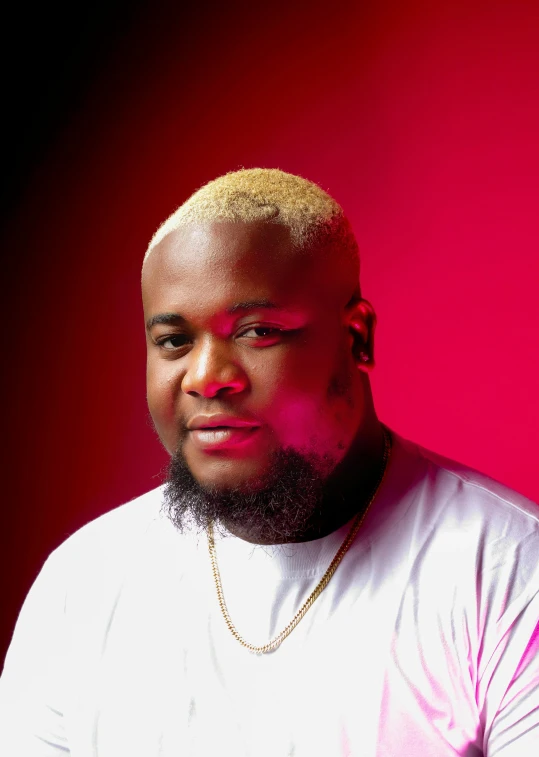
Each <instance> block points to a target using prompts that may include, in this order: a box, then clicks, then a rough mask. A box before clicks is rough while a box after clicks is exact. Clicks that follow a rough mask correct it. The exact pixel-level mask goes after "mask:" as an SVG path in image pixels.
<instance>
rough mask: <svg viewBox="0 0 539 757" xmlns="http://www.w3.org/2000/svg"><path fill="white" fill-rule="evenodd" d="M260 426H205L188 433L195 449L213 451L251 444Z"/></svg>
mask: <svg viewBox="0 0 539 757" xmlns="http://www.w3.org/2000/svg"><path fill="white" fill-rule="evenodd" d="M259 430H260V426H203V427H199V428H193V429H190V430H189V431H188V434H189V437H190V439H191V440H192V442H193V444H194V445H195V447H197V448H198V449H200V450H205V451H208V452H209V451H211V450H218V449H226V448H228V447H238V446H241V445H243V444H246V443H249V442H250V441H251V440H252V439H253V437H254V436H255V435H256V433H257V431H259Z"/></svg>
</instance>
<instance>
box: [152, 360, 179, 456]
mask: <svg viewBox="0 0 539 757" xmlns="http://www.w3.org/2000/svg"><path fill="white" fill-rule="evenodd" d="M174 386H175V377H174V375H172V374H171V373H170V372H166V371H162V370H161V371H158V370H156V369H155V366H153V365H151V364H148V367H147V371H146V387H147V388H146V396H147V400H148V409H149V411H150V415H151V416H152V420H153V423H154V426H155V428H156V430H157V433H158V434H159V437H160V438H161V441H162V442H163V444H164V445H165V447H166V448H167V450H168V451H169V452H171V451H172V450H173V448H174V446H175V444H176V412H175V399H174V397H175V394H174Z"/></svg>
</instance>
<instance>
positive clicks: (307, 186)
mask: <svg viewBox="0 0 539 757" xmlns="http://www.w3.org/2000/svg"><path fill="white" fill-rule="evenodd" d="M211 221H225V222H227V221H228V222H232V223H234V222H236V223H237V222H243V223H250V222H255V221H264V222H266V223H275V224H280V225H282V226H286V227H288V228H289V230H290V236H291V241H292V244H293V245H294V247H296V248H297V249H300V250H311V249H328V248H331V249H332V250H334V251H338V252H340V253H344V254H345V255H346V256H350V257H351V258H352V259H353V260H354V261H355V262H356V264H357V263H358V260H359V255H358V245H357V242H356V238H355V236H354V233H353V231H352V227H351V225H350V222H349V221H348V219H347V218H346V216H345V214H344V211H343V209H342V208H341V206H340V205H339V203H338V202H336V201H335V200H334V199H333V198H332V197H330V195H329V194H328V193H327V192H324V190H323V189H321V188H320V187H319V186H318V185H317V184H314V183H313V182H312V181H308V180H307V179H303V178H302V177H301V176H295V175H294V174H290V173H286V172H285V171H281V170H280V169H278V168H247V169H241V170H239V171H232V172H230V173H227V174H224V175H223V176H219V177H218V178H217V179H214V180H213V181H210V182H208V184H205V185H204V186H203V187H201V188H200V189H198V190H197V191H196V192H195V193H194V194H192V195H191V197H189V199H188V200H186V202H184V203H183V205H180V207H179V208H178V209H177V210H175V211H174V213H173V214H172V215H171V216H169V218H167V220H166V221H165V222H164V223H163V224H162V225H161V226H160V227H159V228H158V229H157V231H156V232H155V234H154V235H153V237H152V240H151V242H150V244H149V246H148V250H147V252H146V255H145V258H144V260H146V258H147V257H148V255H149V254H150V252H151V251H152V250H153V249H154V248H155V247H156V246H157V245H158V244H159V243H160V242H161V241H162V240H163V239H164V238H165V237H166V236H167V235H168V234H170V233H171V232H173V231H175V230H176V229H178V228H180V227H182V226H188V225H190V224H197V223H201V222H211Z"/></svg>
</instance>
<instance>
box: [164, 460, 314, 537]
mask: <svg viewBox="0 0 539 757" xmlns="http://www.w3.org/2000/svg"><path fill="white" fill-rule="evenodd" d="M321 463H322V464H321ZM325 464H326V466H327V461H325ZM324 467H325V466H324V464H323V461H320V460H318V459H314V458H308V457H304V456H302V455H300V454H299V453H298V452H296V451H295V450H290V449H281V450H279V451H277V452H276V453H275V454H274V456H273V459H272V461H271V464H270V468H269V470H268V472H267V473H266V474H265V475H264V477H263V478H261V479H259V480H258V481H255V482H253V483H252V485H251V486H250V487H247V486H244V487H241V488H239V487H238V488H230V489H226V490H221V489H218V488H216V487H204V486H202V485H201V484H199V482H198V481H197V480H196V479H195V477H194V476H193V474H192V473H191V471H190V470H189V467H188V465H187V463H186V461H185V458H184V457H183V454H182V452H181V449H180V450H179V451H178V452H176V453H175V454H174V455H173V456H172V459H171V461H170V465H169V468H168V478H167V482H166V486H165V490H164V498H165V499H164V507H165V511H166V513H167V515H168V517H169V518H170V520H171V521H172V522H173V523H174V525H175V526H176V528H178V529H179V530H180V531H184V530H185V529H186V528H187V527H188V526H189V527H192V526H194V527H195V528H196V529H197V530H198V531H204V530H207V529H208V527H209V526H210V525H212V524H213V525H215V526H216V527H217V528H219V527H224V528H225V529H227V530H228V531H231V532H232V533H235V534H238V535H242V534H245V535H246V537H245V538H246V539H247V540H248V541H252V542H254V543H258V544H290V543H293V542H299V541H306V540H307V539H315V538H317V536H318V535H319V533H320V530H321V528H322V514H323V509H324V508H323V501H324V495H325V478H324V477H323V476H322V474H321V473H320V472H319V471H320V470H321V469H322V470H323V468H324ZM221 531H222V528H221Z"/></svg>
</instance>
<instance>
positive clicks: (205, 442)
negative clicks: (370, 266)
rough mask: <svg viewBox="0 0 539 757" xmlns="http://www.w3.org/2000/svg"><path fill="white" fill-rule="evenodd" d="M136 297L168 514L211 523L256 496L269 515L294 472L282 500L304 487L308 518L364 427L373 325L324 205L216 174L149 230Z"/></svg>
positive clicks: (309, 196)
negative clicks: (180, 509)
mask: <svg viewBox="0 0 539 757" xmlns="http://www.w3.org/2000/svg"><path fill="white" fill-rule="evenodd" d="M142 288H143V301H144V312H145V320H146V325H147V341H148V404H149V408H150V413H151V415H152V418H153V422H154V424H155V428H156V430H157V432H158V434H159V436H160V438H161V441H162V442H163V444H164V446H165V448H166V449H167V450H168V451H169V452H170V454H171V455H173V465H172V468H171V473H172V474H173V475H174V476H175V477H176V483H177V484H178V485H179V487H180V489H181V490H183V491H184V492H186V493H185V496H184V505H185V508H184V509H189V508H190V509H191V510H192V511H193V512H194V514H195V516H196V515H197V512H196V510H197V507H198V512H199V514H200V512H201V510H200V507H201V505H200V502H201V501H202V500H204V501H205V503H206V511H207V518H206V519H207V520H209V519H211V518H216V517H217V518H219V519H221V520H224V521H226V519H227V518H226V516H227V515H230V514H231V513H232V511H233V508H234V503H237V502H239V500H240V499H241V498H243V500H244V503H243V505H242V507H243V510H242V513H243V515H241V514H238V516H237V517H238V518H241V517H244V518H245V517H247V515H248V514H249V512H248V511H249V502H251V503H254V499H253V498H255V499H256V498H258V505H256V507H258V510H260V509H261V508H262V509H264V510H265V518H266V520H267V519H268V518H269V519H270V520H271V517H272V516H271V511H273V512H274V516H273V518H274V520H275V521H276V520H277V519H278V518H277V515H275V512H276V510H278V509H279V505H278V503H277V501H276V500H275V498H273V499H272V497H273V494H272V492H273V493H274V492H275V491H276V488H277V489H281V490H282V488H283V481H284V480H285V479H286V480H288V479H290V482H289V484H287V485H286V487H285V488H287V491H288V494H287V495H284V494H283V493H282V492H281V495H279V497H278V499H279V500H282V499H283V497H284V498H285V499H286V497H287V496H288V499H290V494H291V491H292V490H293V489H294V484H292V483H291V480H292V479H293V478H294V476H293V473H294V471H297V472H298V481H297V482H296V484H297V485H296V491H295V493H294V497H296V498H298V497H300V491H299V489H301V490H302V491H306V490H307V489H309V485H308V482H311V484H312V485H311V488H313V487H314V489H316V491H317V492H318V493H317V494H309V502H311V504H310V505H306V511H307V510H309V507H311V508H315V509H316V507H318V506H319V504H320V501H319V500H320V491H321V489H322V488H323V484H324V482H325V481H326V480H327V479H328V477H331V475H332V474H333V472H334V471H335V469H336V468H337V467H338V465H339V464H340V463H341V461H342V460H343V458H344V457H345V456H346V455H347V453H348V452H349V450H350V449H351V447H352V445H353V444H354V442H355V440H357V438H358V436H361V435H362V434H363V436H365V435H368V433H369V431H370V430H372V427H373V424H374V422H375V416H374V410H373V407H372V398H371V394H370V388H369V382H368V378H367V375H366V374H367V372H368V370H369V369H370V367H371V366H372V349H373V331H374V325H375V317H374V313H373V311H372V308H371V306H370V305H369V304H368V303H367V302H366V301H364V300H362V299H361V297H360V293H359V261H358V254H357V244H356V241H355V238H354V236H353V233H352V231H351V228H350V224H349V222H348V221H347V219H346V217H345V216H344V213H343V211H342V209H341V208H340V206H339V205H338V204H337V203H336V202H335V201H334V200H333V199H332V198H330V197H329V195H327V194H326V193H325V192H323V191H322V190H321V189H320V188H319V187H317V186H316V185H314V184H312V183H311V182H308V181H306V180H304V179H301V178H299V177H297V176H292V175H290V174H286V173H284V172H282V171H278V170H274V169H271V170H269V169H252V170H245V171H238V172H236V173H232V174H227V175H225V176H223V177H220V178H219V179H216V180H215V181H214V182H211V183H210V184H207V185H206V186H204V187H202V189H200V190H199V191H198V192H196V193H195V194H194V195H193V196H192V197H191V198H190V199H189V200H188V201H187V202H186V203H185V204H184V205H182V206H181V207H180V208H179V209H178V210H177V211H176V212H175V213H174V214H173V215H172V216H171V217H170V218H169V219H168V220H167V221H166V222H165V223H164V224H163V226H161V228H160V229H159V230H158V231H157V232H156V234H155V236H154V238H153V239H152V242H151V244H150V247H149V250H148V252H147V254H146V257H145V261H144V266H143V275H142ZM177 488H178V487H177ZM314 489H313V491H314ZM175 496H176V497H178V496H180V497H181V491H180V492H179V493H178V491H177V492H176V495H175ZM268 497H269V499H268ZM186 498H187V499H190V502H191V504H190V505H188V504H186ZM212 498H213V499H212ZM313 498H314V499H313ZM315 499H316V501H317V502H318V504H317V505H315V504H314V500H315ZM262 501H263V502H264V504H261V503H262ZM197 502H198V505H197V504H196V503H197ZM208 502H214V503H215V502H219V503H220V504H219V506H218V507H217V509H216V508H215V507H213V505H212V506H210V507H209V510H208V508H207V506H208ZM199 505H200V506H199ZM292 506H293V505H292ZM212 507H213V510H212ZM219 508H220V509H219ZM255 509H256V508H255V506H254V504H253V507H252V508H251V510H252V511H253V512H254V510H255ZM299 509H301V508H299ZM251 514H252V513H251ZM302 517H304V519H305V517H307V516H306V515H304V516H302ZM255 520H256V516H255ZM203 521H204V518H202V517H201V518H199V524H200V525H203ZM253 528H254V526H253ZM282 530H283V532H284V530H286V529H284V527H283V529H282Z"/></svg>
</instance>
